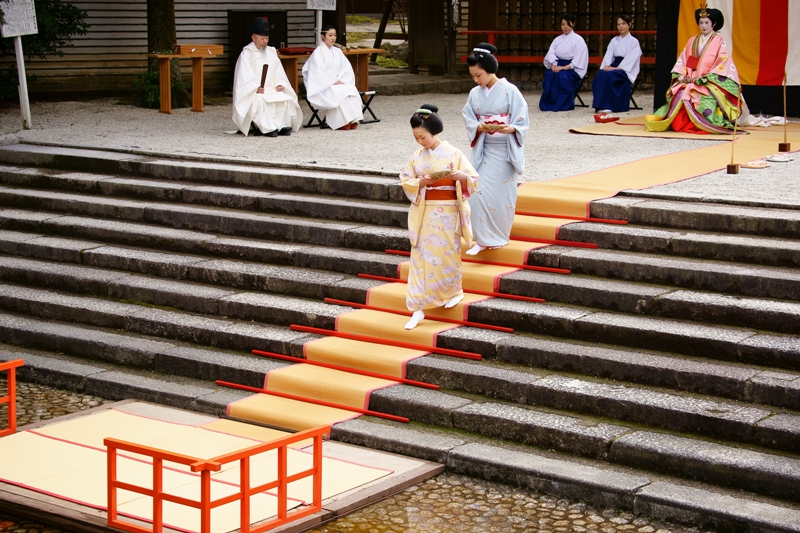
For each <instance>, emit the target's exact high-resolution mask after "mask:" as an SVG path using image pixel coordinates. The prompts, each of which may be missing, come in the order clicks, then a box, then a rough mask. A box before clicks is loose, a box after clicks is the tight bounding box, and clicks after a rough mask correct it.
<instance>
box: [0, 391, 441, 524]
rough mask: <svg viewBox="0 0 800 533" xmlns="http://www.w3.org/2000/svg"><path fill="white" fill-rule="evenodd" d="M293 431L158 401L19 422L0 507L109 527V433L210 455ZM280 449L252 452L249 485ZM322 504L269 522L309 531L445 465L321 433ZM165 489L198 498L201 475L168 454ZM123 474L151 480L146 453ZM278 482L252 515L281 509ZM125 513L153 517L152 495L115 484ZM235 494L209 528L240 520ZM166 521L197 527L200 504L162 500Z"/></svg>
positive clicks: (235, 474)
mask: <svg viewBox="0 0 800 533" xmlns="http://www.w3.org/2000/svg"><path fill="white" fill-rule="evenodd" d="M289 435H291V434H290V433H286V432H282V431H278V430H275V429H270V428H266V427H261V426H257V425H252V424H245V423H242V422H238V421H234V420H228V419H219V418H214V417H210V416H205V415H200V414H197V413H192V412H188V411H183V410H178V409H173V408H168V407H163V406H159V405H154V404H149V403H144V402H136V401H124V402H117V403H114V404H108V405H105V406H102V407H97V408H95V409H92V410H89V411H83V412H80V413H75V414H72V415H68V416H65V417H61V418H58V419H54V420H50V421H47V422H44V423H39V424H33V425H31V426H27V427H24V428H21V429H20V430H19V431H18V432H17V433H16V434H13V435H9V436H7V437H4V438H1V439H0V507H2V508H4V509H6V510H8V511H10V512H13V513H15V514H20V515H23V516H28V517H31V518H34V519H36V520H38V521H45V522H50V523H53V524H56V525H60V526H63V527H68V528H70V529H72V530H79V531H92V532H95V531H103V530H108V526H107V523H106V520H107V514H106V510H107V502H108V490H107V463H108V461H107V453H106V447H105V445H104V443H103V441H104V439H105V438H115V439H119V440H123V441H128V442H132V443H135V444H139V445H143V446H148V447H151V448H156V449H160V450H164V451H167V452H171V453H176V454H182V455H187V456H191V457H196V458H200V459H205V460H208V459H212V458H214V457H218V456H220V455H223V454H229V453H232V452H237V451H240V450H243V449H246V448H250V447H252V446H253V445H255V444H260V443H264V442H270V441H274V440H275V439H280V438H282V437H286V436H289ZM277 455H278V452H277V450H272V451H270V452H266V453H261V454H259V455H255V456H254V457H253V458H252V459H251V460H250V482H251V485H252V486H256V485H259V484H263V483H268V482H270V481H273V480H275V479H277V476H278V467H277V465H278V461H277ZM322 455H323V458H322V510H321V511H320V512H317V513H315V514H312V515H310V516H307V517H305V518H301V519H300V520H298V521H297V522H293V523H291V524H288V525H284V526H280V527H278V528H276V529H273V530H271V531H284V532H286V531H303V530H305V529H309V528H311V527H313V526H315V525H319V524H320V523H321V522H325V521H328V520H331V519H333V518H336V517H337V516H341V515H342V514H346V513H347V512H349V511H352V510H355V509H357V508H360V507H362V506H364V505H367V504H369V503H372V502H374V501H377V500H379V499H382V498H384V497H386V496H388V495H390V494H393V493H395V492H398V491H400V490H402V489H404V488H406V487H409V486H411V485H413V484H416V483H418V482H420V481H422V480H424V479H427V478H429V477H432V476H434V475H436V474H438V473H439V472H441V471H442V470H443V469H444V466H443V465H440V464H436V463H430V462H427V461H421V460H417V459H411V458H407V457H402V456H398V455H394V454H389V453H383V452H377V451H374V450H370V449H366V448H361V447H356V446H350V445H346V444H341V443H338V442H332V441H324V443H323V445H322ZM312 465H313V442H312V440H311V439H309V440H307V441H302V442H298V443H296V444H292V445H290V446H289V447H288V449H287V474H288V475H290V476H291V475H292V474H293V473H296V472H301V471H303V470H306V469H309V468H311V467H312ZM163 472H164V474H163V481H162V482H163V489H164V491H165V492H167V493H169V494H172V495H176V496H182V497H184V498H189V499H194V500H197V499H199V498H200V486H201V485H200V476H199V475H198V474H197V473H194V472H191V471H190V469H189V467H188V466H186V465H182V464H177V463H171V462H166V461H165V462H164V469H163ZM117 478H118V480H119V481H122V482H126V483H131V484H134V485H137V486H143V487H146V488H152V486H153V468H152V460H151V458H150V457H146V456H143V455H137V454H133V453H129V452H123V451H120V452H118V461H117ZM240 479H242V478H241V472H240V470H239V461H235V462H232V463H228V464H224V465H223V467H222V468H221V470H219V471H216V472H212V473H211V496H212V498H219V497H223V496H226V495H229V494H233V493H235V492H237V491H238V490H239V487H240V485H239V483H240ZM287 489H288V492H287V496H288V501H289V505H288V506H289V508H290V510H291V509H302V508H303V507H304V506H306V505H309V504H310V502H311V501H312V500H313V490H312V480H311V478H310V477H308V478H303V479H301V480H298V481H295V482H293V483H290V484H289V485H288V487H287ZM276 493H277V489H276V490H275V491H266V492H262V493H259V494H256V495H254V496H253V497H252V498H251V500H250V507H251V510H250V513H251V523H253V524H258V523H259V522H263V521H265V520H269V519H272V518H274V517H275V516H276V514H277V508H278V504H277V502H278V498H277V494H276ZM117 498H118V500H117V502H118V504H117V508H118V512H119V517H120V518H121V519H122V520H125V521H130V522H131V523H133V524H141V525H145V526H146V527H150V524H151V523H152V520H153V504H152V498H151V497H149V496H145V495H141V494H138V493H134V492H130V491H126V490H121V489H120V490H118V496H117ZM239 520H240V505H239V502H238V500H237V501H233V502H231V503H228V504H225V505H223V506H221V507H219V508H216V509H213V510H212V511H211V533H225V532H228V531H236V530H239ZM163 523H164V525H165V529H170V530H174V531H181V532H199V531H200V513H199V511H198V510H196V509H191V508H189V507H185V506H183V505H178V504H175V503H171V502H165V503H164V509H163Z"/></svg>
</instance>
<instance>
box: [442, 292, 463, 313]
mask: <svg viewBox="0 0 800 533" xmlns="http://www.w3.org/2000/svg"><path fill="white" fill-rule="evenodd" d="M463 299H464V293H463V292H462V293H461V294H459V295H458V296H453V297H452V298H450V301H449V302H447V303H446V304H444V308H445V309H450V308H452V307H455V306H457V305H458V304H459V302H461V300H463Z"/></svg>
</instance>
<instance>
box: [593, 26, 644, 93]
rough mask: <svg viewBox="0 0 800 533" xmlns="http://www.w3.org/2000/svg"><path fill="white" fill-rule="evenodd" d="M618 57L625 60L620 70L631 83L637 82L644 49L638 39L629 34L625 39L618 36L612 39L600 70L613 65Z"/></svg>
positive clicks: (620, 65)
mask: <svg viewBox="0 0 800 533" xmlns="http://www.w3.org/2000/svg"><path fill="white" fill-rule="evenodd" d="M617 57H623V58H625V59H623V60H622V63H620V64H619V68H621V69H622V70H623V71H625V74H627V75H628V79H629V80H631V83H633V82H634V81H636V77H637V76H638V75H639V68H640V60H641V57H642V47H641V46H640V45H639V41H638V40H637V39H636V37H634V36H633V35H631V34H630V33H629V34H628V35H626V36H625V37H622V36H621V35H617V36H616V37H614V38H613V39H611V42H610V43H608V50H606V55H605V56H604V57H603V62H602V63H600V70H603V69H604V68H605V67H607V66H609V65H611V63H613V62H614V59H615V58H617Z"/></svg>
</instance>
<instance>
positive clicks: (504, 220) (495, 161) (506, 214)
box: [461, 43, 529, 255]
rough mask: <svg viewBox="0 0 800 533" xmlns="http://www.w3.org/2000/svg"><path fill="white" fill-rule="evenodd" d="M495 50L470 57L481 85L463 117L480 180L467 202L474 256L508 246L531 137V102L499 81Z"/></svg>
mask: <svg viewBox="0 0 800 533" xmlns="http://www.w3.org/2000/svg"><path fill="white" fill-rule="evenodd" d="M495 52H497V48H495V47H494V46H492V45H491V44H488V43H481V44H479V45H478V46H477V47H476V48H475V49H474V50H473V51H472V54H470V55H469V56H468V57H467V64H468V65H469V73H470V75H471V76H472V79H473V80H474V81H475V83H476V84H477V86H476V87H473V89H472V90H471V91H470V93H469V97H468V98H467V103H466V105H465V106H464V109H463V110H462V112H461V114H462V115H463V116H464V123H465V125H466V127H467V135H469V140H470V145H471V146H472V153H471V154H470V162H471V163H472V165H473V166H474V167H475V168H476V169H477V170H478V173H479V174H480V175H481V180H480V184H479V185H478V190H477V191H476V193H475V194H473V195H472V197H471V198H470V200H469V205H470V208H471V209H472V229H473V232H474V235H475V246H473V247H472V248H470V249H469V250H468V251H467V253H468V254H469V255H475V254H477V253H479V252H481V251H482V250H485V249H486V248H500V247H501V246H505V245H506V244H508V239H509V236H510V234H511V225H512V224H513V223H514V212H515V210H516V207H517V185H518V184H519V177H520V175H521V174H522V172H523V171H524V170H525V152H524V150H523V144H524V143H525V137H526V136H527V134H528V126H529V122H528V102H526V101H525V97H523V96H522V93H520V92H519V89H517V88H516V87H515V86H514V85H512V84H511V83H509V82H508V81H507V80H506V79H505V78H498V77H497V74H496V72H497V68H498V63H497V58H496V57H494V55H493V54H494V53H495Z"/></svg>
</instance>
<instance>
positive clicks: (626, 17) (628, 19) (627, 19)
mask: <svg viewBox="0 0 800 533" xmlns="http://www.w3.org/2000/svg"><path fill="white" fill-rule="evenodd" d="M619 19H622V20H624V21H625V24H627V25H628V26H629V27H630V26H631V25H632V24H633V18H631V16H630V15H627V14H625V13H622V14H620V15H617V20H619Z"/></svg>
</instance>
